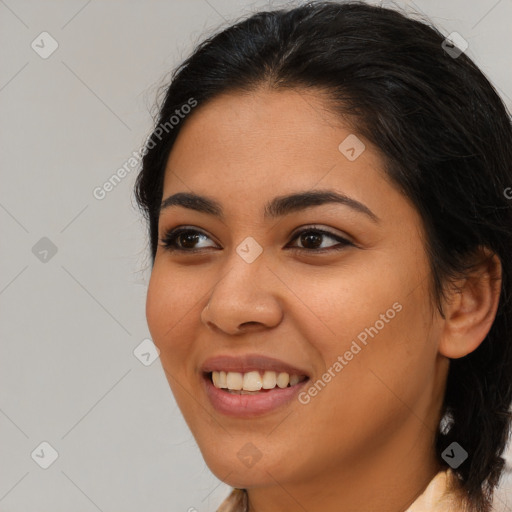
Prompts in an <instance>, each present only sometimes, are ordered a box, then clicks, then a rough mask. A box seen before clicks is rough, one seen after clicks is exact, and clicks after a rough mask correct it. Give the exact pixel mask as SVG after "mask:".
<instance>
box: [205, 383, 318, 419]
mask: <svg viewBox="0 0 512 512" xmlns="http://www.w3.org/2000/svg"><path fill="white" fill-rule="evenodd" d="M203 380H204V383H205V387H206V394H207V396H208V398H209V399H210V401H211V403H212V405H213V407H215V409H216V410H217V411H219V412H221V413H223V414H226V415H227V416H235V417H237V418H251V417H254V416H259V415H262V414H266V413H269V412H271V411H275V410H276V409H278V408H279V407H283V406H284V405H286V404H287V403H289V402H291V401H292V400H293V399H294V398H295V397H296V396H297V395H298V394H299V392H300V390H301V389H302V388H303V387H304V386H305V385H306V383H307V382H308V380H309V379H306V380H304V381H302V382H299V383H298V384H295V385H294V386H289V387H286V388H279V387H275V388H274V389H272V390H270V391H267V392H262V393H261V394H254V395H237V394H233V393H229V392H227V391H224V390H222V389H219V388H216V387H215V386H214V385H213V382H212V381H211V379H210V377H209V376H208V375H207V376H205V377H204V378H203Z"/></svg>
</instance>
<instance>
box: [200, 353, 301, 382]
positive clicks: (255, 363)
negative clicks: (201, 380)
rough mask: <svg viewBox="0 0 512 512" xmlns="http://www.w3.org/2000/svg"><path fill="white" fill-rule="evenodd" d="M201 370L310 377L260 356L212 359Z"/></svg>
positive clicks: (273, 359)
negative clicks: (266, 372) (262, 372)
mask: <svg viewBox="0 0 512 512" xmlns="http://www.w3.org/2000/svg"><path fill="white" fill-rule="evenodd" d="M201 370H202V371H203V372H204V373H209V372H212V371H228V372H240V373H247V372H251V371H255V370H256V371H257V370H264V371H265V370H267V371H274V372H286V373H288V374H290V375H305V376H306V377H309V375H308V372H306V371H305V370H303V369H301V368H298V367H296V366H293V365H291V364H288V363H285V362H284V361H281V360H279V359H275V358H273V357H267V356H264V355H260V354H245V355H241V356H237V357H233V356H228V355H219V356H215V357H210V358H208V359H207V360H206V361H205V362H204V363H203V364H202V366H201Z"/></svg>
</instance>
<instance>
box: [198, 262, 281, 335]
mask: <svg viewBox="0 0 512 512" xmlns="http://www.w3.org/2000/svg"><path fill="white" fill-rule="evenodd" d="M237 258H238V261H236V259H237ZM234 259H235V262H234V263H233V264H232V265H230V266H229V270H228V271H227V272H226V273H224V276H223V277H222V278H221V279H220V280H219V281H218V282H217V284H216V285H215V286H214V287H213V289H212V291H211V293H210V296H209V302H208V304H207V305H206V306H205V308H204V309H203V311H202V312H201V320H202V322H203V323H204V324H205V325H207V326H208V327H209V328H210V329H212V330H220V331H222V332H223V333H226V334H231V335H236V334H243V333H245V332H248V331H259V330H265V329H268V328H272V327H276V326H277V325H279V323H280V322H281V320H282V317H283V311H282V306H281V300H280V297H279V292H278V289H277V288H278V287H279V286H280V281H279V279H277V278H276V277H275V275H274V274H273V273H272V271H271V270H270V269H268V267H267V266H266V265H265V263H264V262H263V258H261V256H260V258H258V259H257V260H256V261H253V262H252V263H247V262H245V261H244V260H242V259H241V258H239V256H238V255H235V258H234ZM281 286H282V283H281Z"/></svg>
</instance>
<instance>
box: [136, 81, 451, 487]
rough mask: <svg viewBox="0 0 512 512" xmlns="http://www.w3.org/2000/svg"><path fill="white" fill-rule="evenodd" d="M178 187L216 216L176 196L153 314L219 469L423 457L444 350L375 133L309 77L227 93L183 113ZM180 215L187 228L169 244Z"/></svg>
mask: <svg viewBox="0 0 512 512" xmlns="http://www.w3.org/2000/svg"><path fill="white" fill-rule="evenodd" d="M363 144H364V146H363ZM319 191H323V192H325V191H331V193H332V194H338V195H339V196H340V197H342V198H345V199H341V200H340V202H336V201H328V200H326V199H325V197H323V198H322V197H319V198H317V199H315V198H314V196H313V194H316V193H318V192H319ZM178 193H186V194H195V195H198V196H202V197H204V198H207V199H208V200H209V201H214V202H215V203H216V206H217V207H218V209H219V210H221V211H222V216H220V215H218V214H215V213H214V208H212V207H210V206H209V207H208V208H206V207H205V203H204V202H201V201H196V202H193V201H190V200H189V201H187V202H186V203H183V202H181V204H178V202H179V201H176V200H169V201H167V205H166V207H164V208H163V209H162V210H161V213H160V220H159V238H160V241H159V246H158V250H157V253H156V258H155V263H154V268H153V271H152V275H151V280H150V284H149V290H148V297H147V311H146V313H147V319H148V324H149V329H150V332H151V335H152V337H153V341H154V342H155V344H156V345H157V347H158V348H159V349H160V358H161V362H162V365H163V368H164V370H165V373H166V376H167V378H168V381H169V384H170V386H171V388H172V391H173V393H174V396H175V398H176V401H177V403H178V405H179V407H180V409H181V411H182V413H183V415H184V418H185V420H186V422H187V424H188V425H189V427H190V429H191V431H192V433H193V435H194V436H195V438H196V440H197V443H198V445H199V448H200V449H201V452H202V454H203V456H204V458H205V461H206V463H207V464H208V466H209V467H210V469H211V470H212V471H213V473H214V474H216V475H217V476H218V477H219V478H221V479H223V480H224V481H225V482H227V483H229V484H230V485H233V486H238V487H246V488H251V487H258V486H267V485H269V486H271V485H276V482H277V483H279V485H283V486H284V487H286V485H289V486H291V485H293V484H296V485H300V484H301V482H306V481H311V479H314V478H322V479H323V481H324V482H325V481H326V478H328V475H336V478H337V481H338V482H339V481H340V480H339V478H343V475H345V476H346V477H348V475H350V474H355V473H357V472H358V471H361V473H363V472H365V474H366V475H368V474H369V471H373V470H374V471H379V470H380V471H382V468H383V467H387V468H389V467H390V465H389V463H390V461H392V466H393V465H394V464H396V466H398V465H399V464H401V465H402V466H401V467H402V468H403V465H404V464H406V463H407V461H408V460H410V459H413V460H414V459H415V458H416V459H417V460H420V459H421V458H422V457H423V460H424V458H425V457H426V456H427V455H426V454H428V453H430V452H431V450H432V448H431V444H430V443H431V438H432V436H433V432H434V430H435V428H436V425H437V423H438V419H439V418H438V410H439V407H440V404H441V399H442V394H443V389H444V382H445V380H444V379H445V377H446V370H447V365H446V361H447V360H446V359H445V358H442V357H439V356H438V342H439V337H440V332H441V330H440V329H441V327H440V326H441V324H440V322H439V320H438V317H437V316H436V314H435V313H433V311H432V308H431V305H430V301H429V293H428V290H429V279H430V277H429V276H430V274H429V266H428V260H427V256H426V253H425V248H424V243H423V238H422V237H423V230H422V224H421V218H420V217H419V215H418V213H417V211H416V210H415V209H414V208H413V207H412V205H411V204H410V202H409V201H408V200H407V199H406V198H405V197H404V196H403V195H402V194H401V193H400V192H399V191H398V190H397V189H396V188H395V187H394V186H392V185H391V184H390V182H389V181H388V180H387V179H386V176H385V174H384V171H383V160H382V159H381V156H380V155H379V153H378V151H377V149H376V148H375V147H374V146H372V145H371V144H370V143H369V142H368V141H367V140H364V139H362V138H361V137H358V138H356V136H355V135H354V134H352V132H351V129H350V128H349V127H348V126H344V125H343V124H341V123H340V122H337V121H336V120H335V118H334V117H333V115H332V114H329V112H328V111H327V109H326V107H325V105H324V104H323V103H322V100H321V96H320V95H315V94H313V93H312V92H304V91H297V90H295V91H290V90H288V91H286V92H282V91H281V92H277V91H268V90H260V91H258V92H254V93H252V94H235V93H232V94H226V95H223V96H220V97H217V98H216V99H214V100H213V101H211V102H210V103H209V104H206V105H204V106H202V107H197V110H196V111H193V112H192V113H191V114H190V117H189V118H188V119H187V120H186V122H185V124H184V126H183V128H182V129H181V132H180V134H179V136H178V138H177V140H176V143H175V145H174V148H173V150H172V152H171V155H170V157H169V160H168V164H167V168H166V174H165V182H164V189H163V200H164V201H165V200H166V199H167V198H169V197H171V196H173V195H174V194H178ZM293 194H310V195H309V196H307V195H306V196H303V197H302V198H301V197H299V198H298V199H297V200H292V199H290V200H283V198H284V197H286V196H288V195H293ZM182 197H183V196H182ZM331 199H332V198H331ZM171 203H173V204H171ZM267 205H271V206H270V207H269V208H268V209H267V210H266V207H267ZM217 213H218V212H217ZM179 226H182V227H184V226H186V227H187V228H188V229H190V230H195V231H193V232H188V233H185V234H182V235H181V236H178V237H175V239H174V243H175V245H176V246H177V247H178V248H179V247H181V248H182V249H181V250H174V251H171V250H169V248H166V247H164V245H163V242H162V241H163V240H164V239H165V238H166V237H167V234H168V233H169V232H170V231H171V230H173V229H175V228H177V227H179ZM313 229H315V230H316V231H314V230H313ZM300 232H304V234H302V235H301V234H300ZM168 238H169V237H168ZM343 240H345V241H343ZM168 241H169V242H172V238H169V240H168ZM192 250H194V251H195V252H193V251H192ZM187 251H188V252H187ZM267 358H269V359H267ZM213 370H215V371H218V372H219V379H220V383H219V382H217V385H221V386H224V387H226V386H229V387H231V388H239V387H240V385H243V384H244V382H245V385H246V387H247V388H250V389H257V388H259V387H260V386H262V385H264V386H266V387H268V388H269V389H264V390H260V391H253V393H250V394H240V391H236V390H235V391H234V392H229V391H227V390H226V389H220V388H218V387H215V386H214V385H213V384H212V382H211V378H212V377H211V372H212V371H213ZM258 370H259V371H258ZM222 371H223V372H226V374H225V375H224V374H222V373H220V372H222ZM255 371H258V373H254V372H255ZM265 372H266V373H265ZM273 372H276V373H275V376H276V378H274V373H273ZM244 374H246V375H247V376H246V377H245V376H244ZM280 374H283V375H281V376H280V377H279V375H280ZM287 374H291V375H298V377H299V382H298V383H297V377H292V384H293V386H288V387H283V388H281V387H280V386H279V382H280V384H281V385H282V386H285V385H286V384H287V380H286V379H287ZM258 377H259V378H258ZM278 377H279V378H278ZM305 378H306V379H305ZM244 379H245V381H244ZM279 379H282V380H279ZM304 379H305V380H304ZM276 380H277V386H276V387H274V388H273V389H270V388H271V387H272V386H274V385H275V384H276ZM383 461H387V462H386V465H383V464H384V462H383ZM379 464H381V466H382V467H381V466H379ZM393 467H394V466H393Z"/></svg>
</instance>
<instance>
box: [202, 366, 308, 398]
mask: <svg viewBox="0 0 512 512" xmlns="http://www.w3.org/2000/svg"><path fill="white" fill-rule="evenodd" d="M205 377H206V378H207V379H209V380H210V381H211V382H212V383H213V385H214V386H215V387H216V388H217V389H221V390H222V391H225V392H227V393H230V394H234V395H258V394H261V393H268V392H269V391H272V390H274V389H284V388H288V387H293V386H295V385H297V384H299V383H301V382H303V381H305V380H307V379H308V377H307V376H306V375H296V374H289V373H287V372H275V371H268V370H265V371H263V370H262V371H250V372H246V373H241V372H229V371H212V372H208V373H206V374H205Z"/></svg>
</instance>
